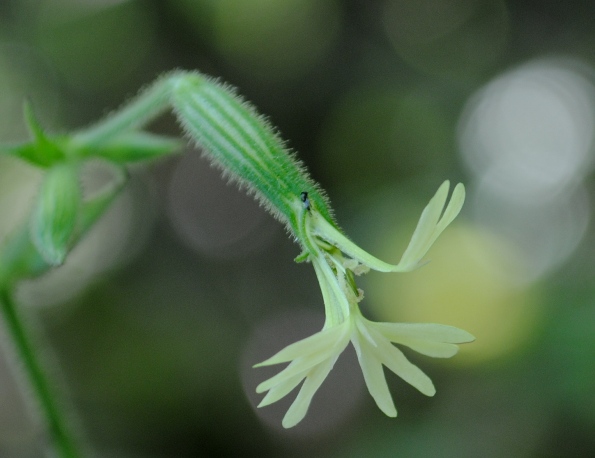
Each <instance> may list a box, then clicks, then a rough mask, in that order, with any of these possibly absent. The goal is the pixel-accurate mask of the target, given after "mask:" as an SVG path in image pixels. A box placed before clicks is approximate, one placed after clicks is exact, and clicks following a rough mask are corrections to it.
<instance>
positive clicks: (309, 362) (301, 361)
mask: <svg viewBox="0 0 595 458" xmlns="http://www.w3.org/2000/svg"><path fill="white" fill-rule="evenodd" d="M330 357H332V354H331V355H327V354H326V353H320V354H317V355H315V356H312V357H305V358H297V359H294V360H293V361H292V362H291V363H289V366H287V367H286V368H285V369H283V370H282V371H281V372H279V373H278V374H277V375H274V376H273V377H271V378H269V379H267V380H265V381H264V382H262V383H261V384H260V385H258V386H257V387H256V392H257V393H264V392H265V391H268V390H270V389H271V388H273V387H274V386H275V385H278V384H279V383H282V382H283V381H285V380H287V379H289V378H292V377H295V376H296V375H299V374H303V375H302V378H303V377H304V376H305V375H306V374H307V373H308V372H309V371H310V370H311V369H313V368H314V367H315V366H317V365H318V364H320V363H321V362H323V361H324V360H326V359H328V358H330Z"/></svg>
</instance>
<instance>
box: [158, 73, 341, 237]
mask: <svg viewBox="0 0 595 458" xmlns="http://www.w3.org/2000/svg"><path fill="white" fill-rule="evenodd" d="M169 83H170V84H171V93H172V98H171V102H172V105H173V108H174V111H175V113H176V115H177V116H178V119H179V120H180V123H181V124H182V126H183V128H184V130H185V131H186V133H187V134H188V135H189V136H190V137H191V138H192V139H194V140H195V141H196V142H197V144H198V145H199V146H201V147H202V148H203V150H204V152H205V154H206V155H207V156H208V157H209V158H210V159H211V160H212V161H213V162H214V163H215V164H216V165H217V166H219V167H220V168H221V169H222V170H223V171H224V174H226V175H229V176H230V177H231V178H232V179H234V180H236V181H238V182H239V183H240V184H241V185H245V186H247V187H248V189H249V192H250V193H254V195H255V196H256V197H257V198H258V199H259V201H260V202H261V203H262V204H263V205H264V206H265V208H267V210H269V211H270V212H271V213H272V214H273V215H274V216H276V217H277V218H278V219H280V220H281V221H282V222H283V223H285V224H286V225H287V227H288V228H289V230H291V232H292V233H293V234H294V235H295V236H296V237H297V238H298V240H299V241H300V242H302V244H308V237H307V236H306V235H305V234H304V233H303V230H304V227H303V214H304V210H310V209H311V208H316V211H317V212H318V213H319V214H320V215H321V216H322V217H324V218H325V220H326V221H327V222H329V223H330V224H331V225H333V226H336V224H335V222H334V219H333V217H332V213H331V211H330V207H329V203H328V199H327V198H326V196H325V194H324V192H323V191H322V190H321V188H320V187H319V186H318V185H317V184H316V183H315V182H314V181H313V180H312V179H311V178H310V177H309V176H308V174H307V172H306V169H305V167H304V165H303V164H302V163H301V162H300V161H299V160H298V159H297V158H296V157H295V154H294V153H293V152H291V151H290V150H288V149H287V148H286V147H285V144H284V141H283V140H282V139H281V138H280V137H279V135H278V134H277V132H275V130H274V128H273V127H272V126H271V124H270V123H269V122H268V121H267V120H266V119H265V118H264V117H263V116H262V115H260V114H258V113H257V112H256V110H255V109H254V107H252V106H251V105H250V104H249V103H248V102H246V101H245V100H243V99H242V98H241V97H240V96H239V95H238V94H237V93H236V91H235V90H234V89H233V88H231V87H230V86H227V85H225V84H221V83H219V82H217V81H216V80H214V79H212V78H209V77H206V76H203V75H201V74H198V73H180V74H174V75H173V76H172V77H171V78H170V80H169ZM306 203H307V204H308V205H306Z"/></svg>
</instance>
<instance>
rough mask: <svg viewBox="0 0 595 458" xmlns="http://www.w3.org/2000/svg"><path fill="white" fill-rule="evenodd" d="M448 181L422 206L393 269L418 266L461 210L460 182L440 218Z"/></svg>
mask: <svg viewBox="0 0 595 458" xmlns="http://www.w3.org/2000/svg"><path fill="white" fill-rule="evenodd" d="M449 186H450V183H449V182H448V181H445V182H444V183H442V185H441V186H440V188H438V191H437V192H436V194H435V195H434V197H432V199H431V200H430V203H428V205H427V206H426V208H424V210H423V212H422V214H421V217H420V218H419V222H418V223H417V227H416V228H415V231H414V232H413V236H412V237H411V241H410V242H409V246H407V249H406V250H405V253H403V257H402V258H401V260H400V261H399V264H397V266H396V267H395V269H394V270H395V271H400V272H404V271H410V270H414V269H416V268H417V267H419V264H420V262H421V260H422V258H423V257H424V256H425V254H426V253H427V252H428V250H429V249H430V247H431V246H432V245H433V243H434V242H435V241H436V239H437V238H438V236H439V235H440V234H441V233H442V231H443V230H444V229H445V228H446V227H447V226H448V225H449V224H450V223H451V222H452V221H453V220H454V219H455V217H456V216H457V215H458V214H459V212H460V211H461V208H462V207H463V203H464V201H465V187H464V186H463V184H462V183H459V184H457V185H456V187H455V189H454V191H453V193H452V197H451V198H450V202H449V203H448V206H447V207H446V209H445V210H444V214H443V215H442V218H440V214H441V213H442V209H443V208H444V204H445V203H446V197H447V196H448V188H449Z"/></svg>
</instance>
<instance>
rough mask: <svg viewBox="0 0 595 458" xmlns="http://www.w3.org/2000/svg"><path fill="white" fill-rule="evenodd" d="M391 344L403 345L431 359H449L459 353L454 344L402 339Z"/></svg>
mask: <svg viewBox="0 0 595 458" xmlns="http://www.w3.org/2000/svg"><path fill="white" fill-rule="evenodd" d="M393 342H394V343H398V344H401V345H405V346H407V347H409V348H411V349H412V350H415V351H416V352H418V353H421V354H422V355H426V356H431V357H432V358H450V357H451V356H454V355H456V354H457V353H458V351H459V347H458V346H457V345H455V344H450V343H442V342H432V341H431V340H423V339H412V338H409V337H404V338H402V339H399V340H393Z"/></svg>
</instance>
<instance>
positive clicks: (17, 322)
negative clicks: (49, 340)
mask: <svg viewBox="0 0 595 458" xmlns="http://www.w3.org/2000/svg"><path fill="white" fill-rule="evenodd" d="M0 302H1V308H2V316H3V318H4V322H5V323H6V326H7V328H8V331H9V332H10V336H11V337H12V341H13V342H14V345H15V346H16V351H17V352H18V354H19V356H20V360H21V361H22V363H23V365H24V369H25V372H26V375H27V377H28V378H29V382H30V383H31V386H32V388H33V391H34V392H35V393H36V394H37V398H38V401H39V404H40V406H41V409H42V411H43V414H44V415H45V418H46V420H47V423H48V427H49V430H50V433H51V435H52V437H53V439H54V444H55V447H56V449H57V452H58V456H60V457H62V458H76V457H79V456H80V455H79V453H78V451H77V448H76V446H75V444H74V442H75V441H74V439H73V436H72V435H71V433H70V432H69V431H68V428H67V426H66V423H67V422H66V419H65V417H64V414H63V413H62V412H61V409H60V407H59V406H58V402H57V401H56V397H55V395H54V393H53V392H52V390H51V389H50V384H49V382H48V379H47V378H46V374H45V373H44V370H43V369H42V367H41V364H40V361H39V359H38V357H37V354H36V351H35V349H34V346H33V344H32V342H31V338H30V336H29V335H28V332H27V329H25V326H24V323H23V321H22V319H21V317H20V316H19V314H18V311H17V307H16V304H15V303H14V301H13V299H12V296H11V294H10V293H9V292H8V291H7V290H6V289H1V290H0Z"/></svg>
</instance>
